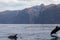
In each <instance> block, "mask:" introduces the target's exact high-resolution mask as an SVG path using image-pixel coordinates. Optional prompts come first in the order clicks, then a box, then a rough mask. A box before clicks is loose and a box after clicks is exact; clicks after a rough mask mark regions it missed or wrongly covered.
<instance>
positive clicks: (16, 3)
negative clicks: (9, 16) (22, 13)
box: [0, 0, 60, 10]
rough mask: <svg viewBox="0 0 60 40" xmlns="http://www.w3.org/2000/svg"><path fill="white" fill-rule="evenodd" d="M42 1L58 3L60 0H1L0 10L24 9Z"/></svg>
mask: <svg viewBox="0 0 60 40" xmlns="http://www.w3.org/2000/svg"><path fill="white" fill-rule="evenodd" d="M41 3H44V4H46V5H48V4H52V3H53V4H58V3H60V0H58V1H57V0H0V10H22V9H24V8H29V7H32V6H35V5H40V4H41Z"/></svg>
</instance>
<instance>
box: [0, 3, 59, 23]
mask: <svg viewBox="0 0 60 40" xmlns="http://www.w3.org/2000/svg"><path fill="white" fill-rule="evenodd" d="M0 23H2V24H4V23H6V24H7V23H8V24H59V23H60V4H58V5H55V4H50V5H47V6H45V5H44V4H41V5H40V6H34V7H31V8H26V9H24V10H16V11H4V12H0Z"/></svg>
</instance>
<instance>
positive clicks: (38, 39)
mask: <svg viewBox="0 0 60 40" xmlns="http://www.w3.org/2000/svg"><path fill="white" fill-rule="evenodd" d="M56 26H60V24H0V40H12V39H9V38H8V36H9V35H14V34H18V35H17V37H18V38H17V40H60V37H58V38H53V37H51V36H50V32H51V31H52V30H53V29H54V28H55V27H56ZM59 34H60V33H59Z"/></svg>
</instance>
